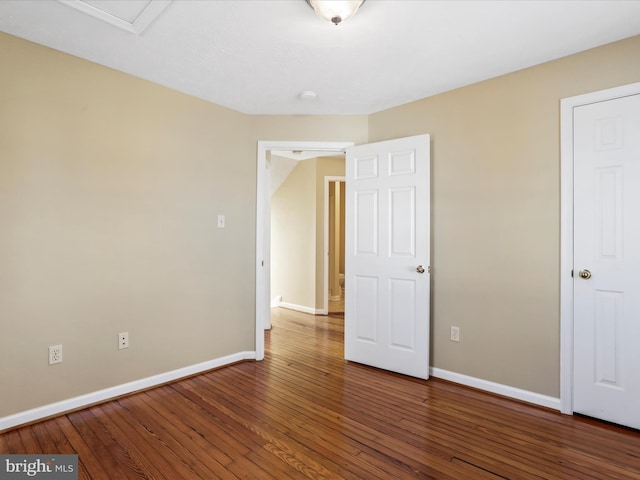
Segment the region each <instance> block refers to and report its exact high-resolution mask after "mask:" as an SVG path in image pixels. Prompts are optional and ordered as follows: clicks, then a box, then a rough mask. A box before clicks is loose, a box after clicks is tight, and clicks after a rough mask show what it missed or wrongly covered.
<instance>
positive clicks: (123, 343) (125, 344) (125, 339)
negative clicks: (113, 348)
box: [118, 332, 129, 350]
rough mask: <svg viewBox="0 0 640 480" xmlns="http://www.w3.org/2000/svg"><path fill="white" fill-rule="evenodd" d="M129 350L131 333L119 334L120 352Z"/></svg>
mask: <svg viewBox="0 0 640 480" xmlns="http://www.w3.org/2000/svg"><path fill="white" fill-rule="evenodd" d="M124 348H129V332H120V333H119V334H118V350H122V349H124Z"/></svg>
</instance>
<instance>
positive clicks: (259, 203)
mask: <svg viewBox="0 0 640 480" xmlns="http://www.w3.org/2000/svg"><path fill="white" fill-rule="evenodd" d="M353 145H354V142H303V141H266V140H259V141H258V148H257V157H256V169H257V179H256V271H255V275H256V296H255V311H256V324H255V334H256V337H255V352H256V360H263V359H264V330H265V326H266V327H267V328H271V321H270V317H269V314H268V312H270V311H271V304H270V302H268V301H266V300H267V292H266V289H267V287H268V286H269V282H270V279H269V278H268V276H270V274H271V270H270V268H269V266H270V262H269V258H270V252H267V251H266V248H267V247H268V243H265V236H266V235H267V232H268V231H269V230H270V229H269V226H270V213H271V197H270V196H269V195H268V192H267V185H268V181H269V172H268V171H267V154H268V152H270V151H271V150H314V151H321V152H335V153H345V150H346V149H347V147H352V146H353ZM325 295H326V293H325Z"/></svg>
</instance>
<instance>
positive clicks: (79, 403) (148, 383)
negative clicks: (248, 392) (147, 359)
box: [0, 351, 256, 432]
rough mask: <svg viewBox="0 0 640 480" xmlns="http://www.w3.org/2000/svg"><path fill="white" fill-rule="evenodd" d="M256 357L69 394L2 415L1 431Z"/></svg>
mask: <svg viewBox="0 0 640 480" xmlns="http://www.w3.org/2000/svg"><path fill="white" fill-rule="evenodd" d="M255 358H256V352H251V351H248V352H238V353H234V354H231V355H227V356H225V357H220V358H216V359H214V360H208V361H206V362H202V363H197V364H195V365H190V366H188V367H184V368H179V369H177V370H172V371H170V372H165V373H160V374H158V375H153V376H151V377H146V378H142V379H140V380H134V381H133V382H129V383H124V384H122V385H117V386H115V387H110V388H105V389H104V390H98V391H96V392H91V393H88V394H86V395H80V396H78V397H73V398H69V399H67V400H62V401H60V402H56V403H51V404H49V405H44V406H42V407H37V408H33V409H31V410H25V411H24V412H19V413H15V414H13V415H9V416H6V417H2V418H0V432H1V431H3V430H6V429H9V428H13V427H16V426H18V425H22V424H25V423H30V422H34V421H36V420H41V419H44V418H48V417H52V416H55V415H59V414H61V413H64V412H69V411H71V410H76V409H78V408H82V407H86V406H88V405H94V404H96V403H100V402H104V401H107V400H110V399H112V398H116V397H120V396H122V395H126V394H129V393H133V392H136V391H139V390H145V389H147V388H151V387H155V386H158V385H162V384H164V383H167V382H172V381H174V380H178V379H180V378H183V377H188V376H190V375H195V374H197V373H202V372H205V371H207V370H211V369H213V368H219V367H223V366H225V365H229V364H231V363H235V362H240V361H242V360H252V359H255Z"/></svg>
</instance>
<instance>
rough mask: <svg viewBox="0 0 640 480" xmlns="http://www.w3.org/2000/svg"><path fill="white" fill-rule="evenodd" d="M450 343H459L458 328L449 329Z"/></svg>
mask: <svg viewBox="0 0 640 480" xmlns="http://www.w3.org/2000/svg"><path fill="white" fill-rule="evenodd" d="M451 341H452V342H459V341H460V327H451Z"/></svg>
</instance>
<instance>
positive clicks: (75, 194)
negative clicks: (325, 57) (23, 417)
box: [0, 35, 256, 416]
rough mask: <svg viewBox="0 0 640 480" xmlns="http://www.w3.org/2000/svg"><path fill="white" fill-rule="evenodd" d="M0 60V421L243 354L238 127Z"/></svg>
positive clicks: (2, 38)
mask: <svg viewBox="0 0 640 480" xmlns="http://www.w3.org/2000/svg"><path fill="white" fill-rule="evenodd" d="M0 55H1V60H0V61H1V64H2V75H0V105H1V106H2V107H1V108H0V199H1V200H0V219H1V221H2V227H1V232H2V233H1V234H0V264H1V265H2V268H0V306H1V307H0V311H1V313H0V322H1V331H2V334H1V335H0V352H1V358H2V361H1V362H0V385H2V389H1V390H2V393H1V397H0V398H1V401H0V416H4V415H7V414H11V413H15V412H18V411H23V410H26V409H29V408H32V407H36V406H41V405H45V404H48V403H51V402H55V401H58V400H63V399H66V398H69V397H73V396H76V395H80V394H85V393H88V392H92V391H96V390H99V389H103V388H106V387H111V386H114V385H119V384H122V383H125V382H128V381H132V380H136V379H140V378H143V377H147V376H150V375H153V374H158V373H162V372H167V371H170V370H172V369H176V368H180V367H185V366H189V365H192V364H195V363H198V362H202V361H206V360H210V359H214V358H218V357H221V356H224V355H227V354H231V353H236V352H239V351H250V350H253V349H254V348H255V346H254V338H255V337H254V311H255V310H254V306H253V298H254V297H255V288H254V282H253V281H252V280H251V279H252V275H251V274H249V277H247V273H246V272H252V271H253V270H254V268H255V267H254V259H255V234H254V232H255V226H254V225H255V203H256V199H255V181H256V180H255V179H256V176H255V162H256V161H255V153H254V152H255V148H254V146H253V144H252V142H251V141H250V137H249V134H248V133H249V131H250V119H249V118H248V117H247V116H245V115H242V114H239V113H236V112H233V111H231V110H227V109H224V108H221V107H218V106H216V105H212V104H210V103H208V102H205V101H202V100H198V99H195V98H193V97H189V96H186V95H183V94H180V93H177V92H175V91H172V90H169V89H166V88H162V87H159V86H156V85H153V84H150V83H148V82H145V81H142V80H139V79H136V78H133V77H130V76H128V75H124V74H122V73H118V72H115V71H113V70H110V69H107V68H104V67H101V66H98V65H95V64H92V63H89V62H86V61H83V60H80V59H77V58H74V57H71V56H69V55H65V54H62V53H58V52H55V51H53V50H49V49H46V48H43V47H40V46H37V45H34V44H32V43H29V42H25V41H22V40H18V39H16V38H14V37H10V36H7V35H0ZM217 214H225V215H226V217H227V228H225V229H218V228H216V216H217ZM248 278H249V280H248ZM248 300H249V301H248ZM120 331H128V332H129V335H130V343H131V347H130V348H129V349H128V350H123V351H118V350H117V333H118V332H120ZM55 344H62V345H63V348H64V362H63V363H62V364H59V365H53V366H49V365H47V349H48V346H49V345H55Z"/></svg>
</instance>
